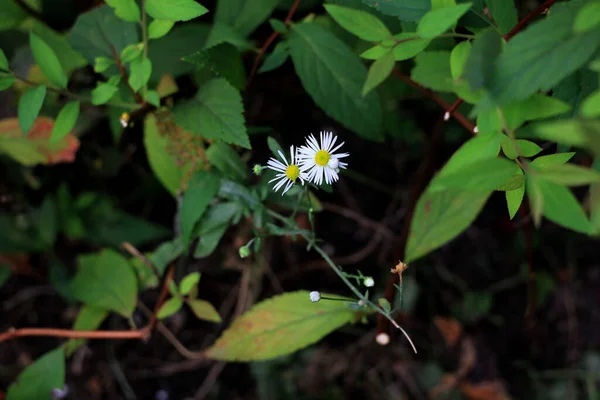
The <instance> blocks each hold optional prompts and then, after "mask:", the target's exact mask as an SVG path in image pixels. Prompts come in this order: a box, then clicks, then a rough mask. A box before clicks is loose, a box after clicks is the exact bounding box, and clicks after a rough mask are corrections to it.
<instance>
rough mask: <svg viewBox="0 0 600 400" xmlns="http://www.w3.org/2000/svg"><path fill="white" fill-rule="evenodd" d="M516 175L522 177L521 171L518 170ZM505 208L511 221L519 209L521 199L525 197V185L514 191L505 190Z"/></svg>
mask: <svg viewBox="0 0 600 400" xmlns="http://www.w3.org/2000/svg"><path fill="white" fill-rule="evenodd" d="M518 174H519V175H520V176H523V170H522V169H521V168H519V172H518ZM505 196H506V206H507V207H508V215H509V217H510V219H513V218H514V217H515V215H516V214H517V211H519V208H520V207H521V203H522V202H523V197H524V196H525V185H521V187H519V188H517V189H514V190H507V191H506V192H505Z"/></svg>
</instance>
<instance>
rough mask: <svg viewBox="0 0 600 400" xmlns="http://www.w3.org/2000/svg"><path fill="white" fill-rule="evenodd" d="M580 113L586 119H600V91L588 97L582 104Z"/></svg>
mask: <svg viewBox="0 0 600 400" xmlns="http://www.w3.org/2000/svg"><path fill="white" fill-rule="evenodd" d="M579 113H580V114H581V115H582V116H584V117H588V118H591V117H600V90H596V91H595V92H594V93H592V94H591V95H589V96H588V97H586V99H585V100H584V101H583V103H581V108H580V110H579Z"/></svg>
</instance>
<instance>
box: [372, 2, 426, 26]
mask: <svg viewBox="0 0 600 400" xmlns="http://www.w3.org/2000/svg"><path fill="white" fill-rule="evenodd" d="M362 2H363V3H364V4H366V5H368V6H370V7H373V8H375V9H376V10H378V11H380V12H381V13H382V14H385V15H392V16H394V17H398V18H399V19H400V20H402V21H418V20H420V19H421V18H422V17H423V15H425V14H426V13H427V11H429V10H430V9H431V0H389V1H380V0H362Z"/></svg>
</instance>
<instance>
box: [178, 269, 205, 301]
mask: <svg viewBox="0 0 600 400" xmlns="http://www.w3.org/2000/svg"><path fill="white" fill-rule="evenodd" d="M198 282H200V272H192V273H189V274H187V275H186V276H185V277H184V278H183V279H182V280H181V282H180V283H179V294H181V295H182V296H187V295H188V294H189V293H190V292H191V291H192V289H193V288H194V287H195V286H196V285H198Z"/></svg>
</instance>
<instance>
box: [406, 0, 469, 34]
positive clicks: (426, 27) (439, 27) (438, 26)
mask: <svg viewBox="0 0 600 400" xmlns="http://www.w3.org/2000/svg"><path fill="white" fill-rule="evenodd" d="M470 8H471V3H461V4H457V5H453V6H449V7H441V8H436V9H434V10H431V11H429V12H427V14H425V15H424V16H423V18H421V20H420V21H419V24H418V25H417V33H418V34H419V35H420V36H421V37H424V38H433V37H436V36H438V35H441V34H442V33H444V32H446V31H447V30H448V29H450V28H451V27H452V26H454V24H456V22H457V21H458V20H459V19H460V17H462V16H463V15H464V14H466V12H467V11H469V9H470Z"/></svg>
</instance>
